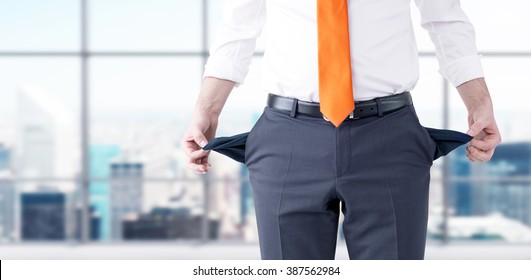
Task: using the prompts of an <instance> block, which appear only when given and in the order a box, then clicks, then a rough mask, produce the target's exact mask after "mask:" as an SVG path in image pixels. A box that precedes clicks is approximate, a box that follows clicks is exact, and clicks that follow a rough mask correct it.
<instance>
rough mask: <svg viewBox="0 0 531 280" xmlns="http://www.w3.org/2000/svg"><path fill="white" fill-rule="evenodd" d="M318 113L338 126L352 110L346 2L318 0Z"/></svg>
mask: <svg viewBox="0 0 531 280" xmlns="http://www.w3.org/2000/svg"><path fill="white" fill-rule="evenodd" d="M317 37H318V50H319V99H320V102H321V113H323V115H324V116H325V117H326V118H327V119H328V120H330V122H332V123H333V124H334V125H335V126H336V127H338V126H339V125H340V124H341V123H342V122H343V120H345V118H346V117H347V116H348V115H349V114H350V113H351V112H352V110H354V95H353V89H352V70H351V68H350V43H349V33H348V8H347V0H317Z"/></svg>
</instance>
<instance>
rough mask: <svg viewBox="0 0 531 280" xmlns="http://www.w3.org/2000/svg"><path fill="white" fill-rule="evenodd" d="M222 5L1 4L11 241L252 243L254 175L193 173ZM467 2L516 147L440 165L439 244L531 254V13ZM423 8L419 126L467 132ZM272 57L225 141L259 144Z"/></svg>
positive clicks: (2, 188)
mask: <svg viewBox="0 0 531 280" xmlns="http://www.w3.org/2000/svg"><path fill="white" fill-rule="evenodd" d="M223 2H224V1H222V0H195V1H189V0H153V1H145V0H127V1H125V0H116V1H103V0H78V1H75V0H50V1H38V0H4V1H0V38H1V40H0V240H1V241H2V242H4V243H10V242H25V241H54V242H58V241H59V242H61V241H82V242H117V241H128V242H129V241H138V240H184V241H186V240H196V241H197V240H202V241H209V240H210V241H213V242H216V241H228V240H231V241H238V242H256V240H257V235H256V221H255V218H254V212H253V211H254V210H253V199H252V194H251V190H250V186H249V182H248V173H247V170H246V168H245V167H244V166H243V165H241V164H238V163H236V162H234V161H232V160H230V159H227V158H225V157H222V156H219V155H217V154H215V153H213V154H212V155H211V161H212V163H213V166H214V167H213V169H212V172H210V173H209V174H208V175H203V176H199V175H195V174H193V173H192V172H190V171H189V170H188V169H187V166H186V163H185V156H184V154H183V152H182V151H181V150H180V139H181V137H182V135H183V133H184V130H185V129H186V126H187V123H188V121H189V118H190V114H191V110H192V108H193V104H194V102H195V98H196V96H197V94H198V91H199V87H200V83H201V78H202V72H203V66H204V64H205V62H206V59H207V58H208V47H209V45H210V43H211V42H212V40H213V39H214V34H215V27H216V25H217V24H218V23H219V22H220V21H221V19H222V7H223ZM461 2H462V5H463V7H464V9H465V11H466V12H467V14H468V15H469V16H470V18H471V20H472V22H473V23H474V24H475V25H476V29H477V41H478V46H479V47H480V52H481V53H482V54H483V56H484V59H483V64H484V68H485V73H486V75H487V77H488V78H487V81H488V83H489V86H490V90H491V92H492V96H493V99H494V103H495V109H496V114H497V118H498V124H499V126H500V129H501V131H502V134H503V139H504V142H503V144H502V145H500V147H499V148H498V149H497V151H496V154H495V157H494V158H493V160H492V161H491V162H489V163H487V164H471V163H469V162H467V161H466V158H465V157H464V154H463V153H464V152H463V150H462V149H461V150H458V151H456V152H455V153H453V154H452V155H451V156H448V157H446V158H444V159H440V160H438V161H436V162H435V163H434V165H433V169H432V184H431V194H430V210H429V211H430V220H429V222H430V223H429V229H428V234H429V238H430V240H431V241H432V242H441V241H443V242H447V241H449V242H454V241H455V242H457V241H459V242H461V241H469V242H470V241H476V240H483V241H485V240H494V241H504V242H531V182H530V179H531V129H530V127H531V123H530V121H529V120H531V115H530V113H529V105H528V104H527V103H526V102H525V101H523V100H524V99H525V96H526V94H527V92H526V91H527V85H526V81H527V79H526V78H527V77H529V76H530V75H531V68H530V65H531V52H530V49H531V41H530V40H529V39H528V38H527V37H525V36H524V35H523V34H527V33H526V30H525V27H526V26H530V25H531V22H530V21H531V19H530V18H529V17H527V16H526V14H525V13H526V12H527V11H529V9H528V8H529V7H523V6H525V5H529V4H526V3H525V1H517V0H510V1H506V2H504V3H503V5H504V8H503V9H500V8H499V7H497V5H500V4H499V1H494V0H488V1H481V3H479V2H477V1H465V0H462V1H461ZM523 2H524V3H523ZM413 6H414V5H413ZM412 11H413V20H414V25H415V26H417V27H416V28H417V29H418V30H416V34H417V41H418V45H419V52H420V55H421V59H420V70H421V77H420V80H419V82H418V84H417V87H416V89H415V91H414V92H413V97H414V102H415V106H416V108H417V113H418V115H419V117H420V119H421V122H422V124H423V125H425V126H430V127H438V128H443V127H447V128H450V129H455V130H459V131H466V129H467V126H466V125H467V124H466V110H465V108H464V106H463V105H462V103H461V101H460V100H459V95H458V93H457V92H455V90H453V89H451V88H450V86H449V85H448V83H446V82H445V81H443V79H442V78H441V77H440V75H439V74H438V73H437V68H438V64H437V60H436V58H435V54H434V49H433V45H432V44H431V42H430V39H429V37H428V35H427V32H425V31H424V30H422V28H420V26H419V24H418V23H419V21H420V18H419V15H418V11H417V10H416V8H414V7H413V9H412ZM485 11H496V13H486V12H485ZM493 14H494V15H495V16H496V17H498V18H499V20H493V19H492V17H491V16H492V15H493ZM265 32H266V33H267V27H266V29H265ZM513 33H514V34H520V35H519V36H514V35H513ZM263 45H264V44H263V42H262V40H260V41H259V43H258V47H257V54H256V55H255V58H254V59H253V62H252V65H251V69H250V73H249V75H248V77H247V79H246V81H245V83H244V84H243V85H241V86H240V87H238V88H237V89H236V90H235V92H234V93H233V94H232V96H231V98H230V99H229V101H228V103H227V105H226V107H225V109H224V112H223V113H222V115H221V120H220V126H219V128H218V135H220V136H223V135H232V134H237V133H241V132H245V131H248V130H249V129H250V128H251V127H252V125H253V123H254V122H255V121H256V119H257V118H258V116H259V115H260V113H261V111H262V109H263V106H264V101H265V97H266V96H265V94H264V93H263V92H262V90H261V89H260V77H261V53H262V52H263V50H264V47H263Z"/></svg>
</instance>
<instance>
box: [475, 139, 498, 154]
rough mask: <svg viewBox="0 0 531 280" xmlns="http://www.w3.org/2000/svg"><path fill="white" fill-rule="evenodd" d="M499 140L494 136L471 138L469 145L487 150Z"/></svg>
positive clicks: (493, 146)
mask: <svg viewBox="0 0 531 280" xmlns="http://www.w3.org/2000/svg"><path fill="white" fill-rule="evenodd" d="M498 144H499V142H498V140H497V139H495V138H494V137H488V136H487V138H485V139H472V141H470V145H472V146H474V147H476V148H477V149H479V150H483V151H488V150H492V149H494V148H495V147H496V145H498Z"/></svg>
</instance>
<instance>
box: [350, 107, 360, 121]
mask: <svg viewBox="0 0 531 280" xmlns="http://www.w3.org/2000/svg"><path fill="white" fill-rule="evenodd" d="M348 118H349V119H351V120H359V119H360V115H359V114H356V109H354V110H352V112H350V114H349V115H348Z"/></svg>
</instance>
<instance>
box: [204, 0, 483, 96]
mask: <svg viewBox="0 0 531 280" xmlns="http://www.w3.org/2000/svg"><path fill="white" fill-rule="evenodd" d="M415 3H416V5H417V7H418V8H419V9H420V12H421V17H422V23H421V24H422V26H423V27H424V28H425V29H426V30H427V31H428V32H429V34H430V36H431V39H432V41H433V43H434V44H435V48H436V53H437V58H438V61H439V72H440V73H441V74H442V75H443V76H444V77H445V78H446V79H447V80H448V81H449V82H450V83H452V84H453V85H454V86H458V85H460V84H462V83H464V82H466V81H469V80H472V79H474V78H478V77H482V76H483V71H482V67H481V62H480V59H479V56H478V54H477V49H476V43H475V33H474V28H473V26H472V24H471V23H470V21H469V19H468V17H467V16H466V15H465V14H464V13H463V11H462V10H461V7H460V2H459V0H415ZM348 9H349V33H350V42H351V43H350V52H351V65H352V76H353V85H354V99H355V100H357V101H361V100H367V99H372V98H375V97H380V96H386V95H390V94H394V93H400V92H404V91H411V90H413V88H414V87H415V84H416V83H417V80H418V78H419V67H418V51H417V46H416V41H415V35H414V32H413V26H412V22H411V15H410V0H349V1H348ZM265 24H266V25H267V28H266V29H265V30H267V34H265V39H266V49H265V54H264V58H263V67H264V68H263V77H262V79H263V86H264V91H265V92H270V93H275V94H278V95H282V96H288V97H294V98H298V99H300V100H306V101H313V102H319V87H318V82H319V81H318V66H317V58H318V55H317V0H226V3H225V9H224V19H223V22H222V24H221V25H220V26H219V27H218V30H217V34H216V39H215V42H214V43H213V45H212V47H211V49H210V57H209V59H208V63H207V65H206V66H205V73H204V76H205V77H216V78H220V79H226V80H231V81H235V82H237V83H238V84H239V83H243V81H244V79H245V76H246V75H247V72H248V70H249V64H250V63H251V60H252V56H253V53H254V50H255V45H256V38H257V37H258V36H259V35H260V33H261V31H262V29H263V27H264V25H265Z"/></svg>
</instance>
